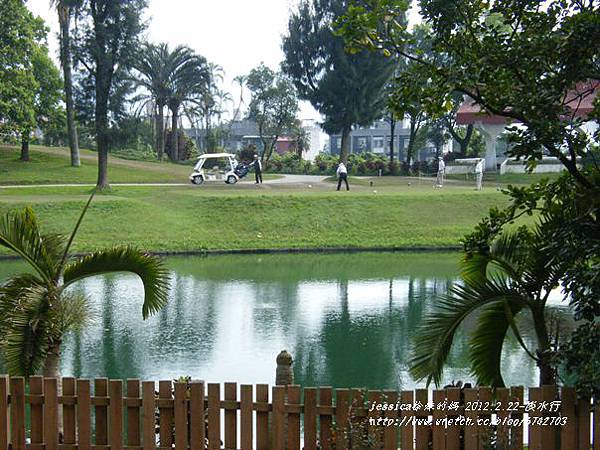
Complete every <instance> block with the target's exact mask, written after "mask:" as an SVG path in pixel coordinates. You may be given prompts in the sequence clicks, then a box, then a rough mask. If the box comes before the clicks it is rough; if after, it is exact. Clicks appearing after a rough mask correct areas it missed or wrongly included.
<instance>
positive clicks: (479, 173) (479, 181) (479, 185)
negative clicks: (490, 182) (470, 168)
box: [475, 158, 484, 191]
mask: <svg viewBox="0 0 600 450" xmlns="http://www.w3.org/2000/svg"><path fill="white" fill-rule="evenodd" d="M483 161H484V160H483V159H482V158H479V161H478V162H477V164H476V165H475V182H476V185H475V190H477V191H480V190H482V189H483Z"/></svg>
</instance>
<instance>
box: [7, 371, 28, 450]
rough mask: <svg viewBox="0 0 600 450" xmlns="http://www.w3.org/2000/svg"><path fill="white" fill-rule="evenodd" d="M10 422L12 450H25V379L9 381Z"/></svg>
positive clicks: (17, 378)
mask: <svg viewBox="0 0 600 450" xmlns="http://www.w3.org/2000/svg"><path fill="white" fill-rule="evenodd" d="M10 422H11V429H12V432H11V437H12V450H25V379H24V378H23V377H14V378H11V379H10Z"/></svg>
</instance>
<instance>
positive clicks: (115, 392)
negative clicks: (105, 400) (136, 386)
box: [109, 380, 123, 450]
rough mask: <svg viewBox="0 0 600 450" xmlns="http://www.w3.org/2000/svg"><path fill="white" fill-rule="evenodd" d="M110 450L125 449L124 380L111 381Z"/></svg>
mask: <svg viewBox="0 0 600 450" xmlns="http://www.w3.org/2000/svg"><path fill="white" fill-rule="evenodd" d="M109 438H110V439H109V442H110V450H121V449H122V448H123V380H110V432H109Z"/></svg>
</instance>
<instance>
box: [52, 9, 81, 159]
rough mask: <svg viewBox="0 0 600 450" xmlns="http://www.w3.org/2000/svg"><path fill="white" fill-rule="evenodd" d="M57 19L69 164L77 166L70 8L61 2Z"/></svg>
mask: <svg viewBox="0 0 600 450" xmlns="http://www.w3.org/2000/svg"><path fill="white" fill-rule="evenodd" d="M57 9H58V20H59V23H60V61H61V65H62V69H63V78H64V87H65V104H66V107H67V132H68V136H69V148H70V149H71V166H73V167H79V166H80V165H81V161H80V160H79V138H78V136H77V125H76V124H75V109H74V105H73V77H72V74H71V38H70V35H69V27H70V22H71V10H70V8H69V7H66V6H64V5H62V4H59V5H58V7H57Z"/></svg>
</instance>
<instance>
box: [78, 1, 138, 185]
mask: <svg viewBox="0 0 600 450" xmlns="http://www.w3.org/2000/svg"><path fill="white" fill-rule="evenodd" d="M146 6H147V0H129V1H126V2H123V1H120V0H84V1H83V4H82V6H81V8H80V12H79V17H80V19H79V23H78V34H77V37H76V41H77V46H78V48H77V61H78V62H79V63H81V64H82V65H83V66H84V67H85V70H86V72H87V75H88V77H89V78H90V79H91V81H92V83H93V86H94V102H95V103H94V127H95V134H96V145H97V150H98V179H97V182H96V187H97V188H98V189H105V188H108V187H109V183H108V152H109V150H110V123H109V102H110V94H111V88H112V86H113V82H114V75H115V72H116V71H117V70H118V69H120V70H123V69H124V68H125V67H129V66H130V63H131V61H132V59H133V56H134V53H135V51H136V50H137V49H138V48H139V46H138V37H139V35H140V33H141V31H142V30H143V28H144V25H143V23H142V21H141V15H142V12H143V10H144V9H145V8H146Z"/></svg>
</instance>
